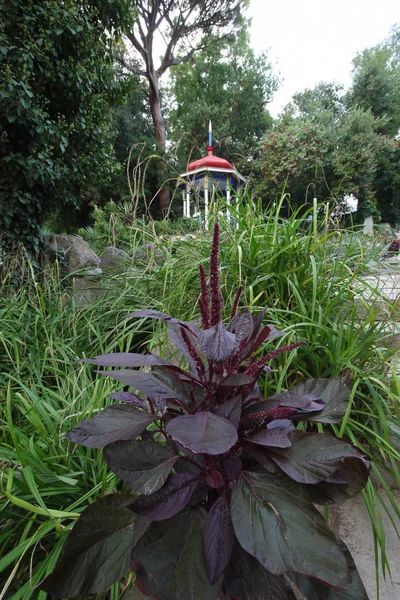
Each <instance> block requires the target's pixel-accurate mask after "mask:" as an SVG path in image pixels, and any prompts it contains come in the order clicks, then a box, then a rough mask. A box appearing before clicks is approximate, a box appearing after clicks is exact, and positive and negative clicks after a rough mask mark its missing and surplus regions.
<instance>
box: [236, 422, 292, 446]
mask: <svg viewBox="0 0 400 600" xmlns="http://www.w3.org/2000/svg"><path fill="white" fill-rule="evenodd" d="M282 422H283V423H284V425H283V427H278V426H276V425H273V426H272V427H270V425H272V424H273V423H276V421H272V423H270V424H269V425H268V426H267V427H266V428H265V429H264V430H263V431H259V432H257V433H253V434H252V435H250V436H248V437H247V438H246V439H248V440H249V441H250V442H253V443H254V444H258V445H260V446H271V447H276V448H289V446H291V445H292V443H291V441H290V439H289V437H288V435H289V433H290V432H291V431H293V430H294V427H293V425H292V424H291V422H290V421H287V420H283V421H281V423H282Z"/></svg>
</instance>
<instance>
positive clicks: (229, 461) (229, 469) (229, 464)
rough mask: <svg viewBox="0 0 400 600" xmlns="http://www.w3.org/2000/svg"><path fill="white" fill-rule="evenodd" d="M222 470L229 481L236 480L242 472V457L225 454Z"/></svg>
mask: <svg viewBox="0 0 400 600" xmlns="http://www.w3.org/2000/svg"><path fill="white" fill-rule="evenodd" d="M222 466H223V467H224V471H225V473H226V474H227V476H228V478H229V479H230V481H237V480H238V479H239V475H240V473H241V472H242V459H241V458H239V457H238V456H227V457H226V458H224V460H223V462H222Z"/></svg>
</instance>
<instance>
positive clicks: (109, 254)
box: [100, 246, 131, 273]
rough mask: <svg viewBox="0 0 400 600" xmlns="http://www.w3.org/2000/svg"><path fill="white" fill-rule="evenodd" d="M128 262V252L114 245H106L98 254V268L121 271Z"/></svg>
mask: <svg viewBox="0 0 400 600" xmlns="http://www.w3.org/2000/svg"><path fill="white" fill-rule="evenodd" d="M130 263H131V260H130V258H129V254H128V253H127V252H125V250H120V249H119V248H115V247H114V246H107V248H104V250H103V252H102V253H101V255H100V269H102V270H103V271H106V272H112V273H123V272H124V271H126V270H127V269H128V268H129V266H130Z"/></svg>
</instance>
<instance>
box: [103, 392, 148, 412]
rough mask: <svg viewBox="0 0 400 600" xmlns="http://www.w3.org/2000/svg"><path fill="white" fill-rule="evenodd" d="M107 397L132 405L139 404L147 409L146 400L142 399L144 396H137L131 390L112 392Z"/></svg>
mask: <svg viewBox="0 0 400 600" xmlns="http://www.w3.org/2000/svg"><path fill="white" fill-rule="evenodd" d="M107 398H112V399H113V400H119V401H120V402H124V403H125V404H131V405H132V406H139V408H144V409H145V410H149V405H148V404H147V402H146V400H144V398H139V396H137V395H136V394H133V393H132V392H113V393H112V394H108V395H107Z"/></svg>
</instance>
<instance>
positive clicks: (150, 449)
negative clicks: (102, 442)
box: [103, 441, 179, 496]
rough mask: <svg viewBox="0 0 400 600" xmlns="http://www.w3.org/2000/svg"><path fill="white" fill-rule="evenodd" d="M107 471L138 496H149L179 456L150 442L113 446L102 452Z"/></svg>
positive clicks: (162, 482)
mask: <svg viewBox="0 0 400 600" xmlns="http://www.w3.org/2000/svg"><path fill="white" fill-rule="evenodd" d="M103 456H104V459H105V461H106V462H107V464H108V466H109V467H110V469H111V471H113V473H115V474H116V475H118V477H119V478H120V479H122V481H125V483H127V485H128V486H129V487H130V488H131V489H132V490H134V491H135V492H139V493H140V494H145V495H146V496H148V495H150V494H153V493H154V492H156V491H157V490H158V489H160V487H161V486H163V485H164V483H165V481H166V479H167V477H168V475H169V474H170V472H171V469H172V467H173V466H174V464H175V462H176V461H177V460H178V458H179V455H176V454H175V452H174V451H173V450H172V449H171V448H170V446H161V445H160V444H158V443H155V442H150V441H135V442H114V443H113V444H109V445H108V446H106V447H105V448H104V450H103Z"/></svg>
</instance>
